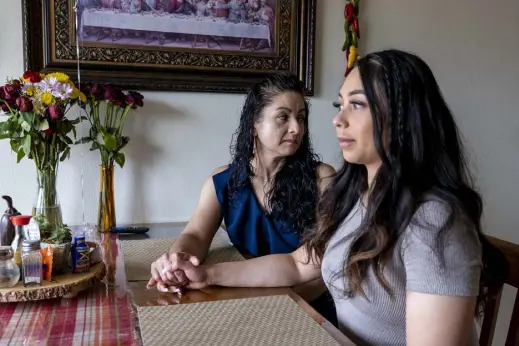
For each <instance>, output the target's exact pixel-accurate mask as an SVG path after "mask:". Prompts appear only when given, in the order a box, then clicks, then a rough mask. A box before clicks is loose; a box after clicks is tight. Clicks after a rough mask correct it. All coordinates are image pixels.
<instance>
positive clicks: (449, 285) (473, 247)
mask: <svg viewBox="0 0 519 346" xmlns="http://www.w3.org/2000/svg"><path fill="white" fill-rule="evenodd" d="M364 211H365V209H364V207H362V206H361V204H360V203H357V205H356V206H355V207H354V208H353V210H352V212H351V213H350V215H349V216H348V217H347V218H346V220H345V221H344V222H343V223H342V225H341V226H340V227H339V229H338V230H337V232H336V233H335V234H334V235H333V237H332V238H331V240H330V242H329V245H328V248H327V249H326V252H325V255H324V259H323V263H322V274H323V278H324V281H325V282H326V285H327V286H328V289H329V290H330V292H331V294H332V296H333V298H334V301H335V305H336V309H337V317H338V320H339V327H340V329H341V331H342V332H343V333H344V334H346V335H347V336H348V337H350V338H351V340H352V341H353V342H355V343H356V344H357V345H359V346H364V345H377V346H378V345H384V346H386V345H387V346H393V345H405V343H406V340H405V335H406V334H405V297H406V291H413V292H419V293H427V294H438V295H448V296H474V295H477V294H478V290H479V277H480V273H481V245H480V242H479V240H478V237H477V234H476V231H475V229H474V228H473V227H466V226H463V225H460V224H459V223H458V224H457V225H456V226H453V227H452V228H451V229H448V230H445V231H444V232H441V233H439V227H440V226H441V225H442V224H443V223H444V222H445V220H446V217H447V214H446V210H445V208H444V207H443V206H442V204H441V203H440V202H436V201H431V202H426V203H425V204H423V205H422V206H421V207H420V208H419V209H418V211H417V212H416V213H415V215H414V216H413V219H412V220H411V223H410V225H409V226H408V228H407V230H406V231H405V233H404V234H403V235H402V236H401V237H400V238H399V241H398V243H397V245H396V246H395V249H394V253H393V256H392V258H391V260H390V262H389V263H387V265H386V267H385V270H384V274H385V278H386V279H387V281H388V283H389V285H390V286H391V287H392V288H393V291H394V294H395V299H394V300H391V299H390V297H389V295H388V294H387V293H386V291H385V290H384V289H383V287H382V286H381V285H380V284H379V283H378V281H377V280H376V278H375V275H374V274H373V272H371V271H370V272H369V273H368V277H367V278H366V280H365V282H364V290H365V292H366V295H367V298H368V299H366V298H364V297H362V296H360V295H355V296H354V297H353V298H349V299H348V298H345V297H344V279H343V276H340V277H337V276H336V275H334V274H335V273H337V272H339V271H341V269H342V266H343V263H344V260H345V256H346V255H347V254H348V252H349V249H350V246H351V242H350V241H349V240H348V241H344V239H345V237H346V236H348V235H350V234H351V233H352V232H355V231H356V230H357V228H358V227H359V225H360V223H361V220H362V216H363V214H364ZM440 234H441V236H439V235H440ZM368 300H369V301H368ZM477 344H478V342H477V335H476V334H475V328H474V330H473V333H472V338H471V341H470V342H469V345H470V346H472V345H474V346H476V345H477Z"/></svg>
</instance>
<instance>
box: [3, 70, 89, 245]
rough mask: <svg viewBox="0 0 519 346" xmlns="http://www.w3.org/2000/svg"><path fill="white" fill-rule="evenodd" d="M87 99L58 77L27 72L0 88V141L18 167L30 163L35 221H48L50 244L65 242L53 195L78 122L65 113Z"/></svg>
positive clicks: (57, 202) (60, 217)
mask: <svg viewBox="0 0 519 346" xmlns="http://www.w3.org/2000/svg"><path fill="white" fill-rule="evenodd" d="M80 100H82V101H86V97H85V95H84V94H83V93H82V92H80V91H79V89H78V88H77V87H76V86H75V85H74V83H73V82H72V81H71V80H70V78H69V76H68V75H66V74H64V73H60V72H55V73H50V74H47V75H44V74H40V73H38V72H32V71H27V72H25V73H24V74H23V77H21V78H19V79H11V80H8V81H7V84H6V85H4V86H1V87H0V107H1V112H2V114H3V115H7V120H6V121H3V122H0V139H9V140H10V144H11V149H12V150H13V151H14V152H15V153H16V157H17V162H20V160H22V159H23V158H24V157H26V158H28V159H31V160H33V161H34V163H35V165H36V172H37V184H38V192H37V198H36V202H35V203H34V205H33V215H34V216H38V217H40V218H42V219H45V220H46V225H47V228H48V229H49V237H50V236H51V235H52V238H53V239H43V237H42V240H46V241H49V242H60V241H66V240H67V239H69V236H68V233H69V232H70V230H68V228H66V225H64V224H63V221H62V216H61V206H60V203H59V199H58V193H57V190H56V179H57V173H58V166H59V163H60V162H61V161H64V160H66V159H67V158H69V157H70V149H71V147H72V145H73V144H74V141H73V140H72V138H71V137H70V136H71V135H73V136H74V137H75V136H76V125H77V124H78V123H79V122H80V121H81V120H82V119H81V118H79V117H78V118H76V119H74V120H71V119H68V118H67V112H68V111H69V110H70V109H71V107H72V106H73V105H74V104H76V103H77V102H78V101H80Z"/></svg>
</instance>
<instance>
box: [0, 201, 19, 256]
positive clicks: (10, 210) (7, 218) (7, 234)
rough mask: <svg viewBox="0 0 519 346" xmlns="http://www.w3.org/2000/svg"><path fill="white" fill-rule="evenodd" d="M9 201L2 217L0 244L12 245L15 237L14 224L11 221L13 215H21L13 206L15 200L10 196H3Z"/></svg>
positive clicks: (0, 221)
mask: <svg viewBox="0 0 519 346" xmlns="http://www.w3.org/2000/svg"><path fill="white" fill-rule="evenodd" d="M2 198H3V199H5V201H6V202H7V209H6V211H5V212H4V215H2V217H1V218H0V245H1V246H6V245H11V243H12V242H13V238H14V233H15V232H14V225H13V223H12V222H11V216H16V215H20V213H19V212H18V210H16V208H14V207H13V200H12V198H11V197H9V196H2Z"/></svg>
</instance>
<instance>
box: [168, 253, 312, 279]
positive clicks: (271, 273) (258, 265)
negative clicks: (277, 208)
mask: <svg viewBox="0 0 519 346" xmlns="http://www.w3.org/2000/svg"><path fill="white" fill-rule="evenodd" d="M306 254H307V253H306V250H305V248H304V247H300V248H299V249H297V250H296V251H294V252H293V253H291V254H279V255H268V256H262V257H258V258H254V259H250V260H247V261H240V262H225V263H219V264H215V265H199V262H198V261H197V260H196V259H195V258H194V257H189V256H187V257H183V258H178V260H177V261H176V262H175V264H174V265H173V268H172V269H173V270H177V269H180V270H183V271H184V273H185V275H186V278H187V280H188V283H187V285H186V286H187V287H188V288H191V289H200V288H203V287H206V286H209V285H218V286H229V287H286V286H293V285H297V284H301V283H303V282H308V281H311V280H314V279H316V278H318V277H320V275H321V269H320V267H319V266H317V265H315V264H314V263H313V261H309V262H308V263H306V262H307V261H306V257H307V255H306Z"/></svg>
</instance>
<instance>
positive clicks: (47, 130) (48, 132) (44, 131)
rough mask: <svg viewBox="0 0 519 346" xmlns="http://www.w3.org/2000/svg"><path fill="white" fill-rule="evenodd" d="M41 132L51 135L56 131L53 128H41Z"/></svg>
mask: <svg viewBox="0 0 519 346" xmlns="http://www.w3.org/2000/svg"><path fill="white" fill-rule="evenodd" d="M42 132H43V133H45V134H46V135H47V136H52V135H53V134H55V133H56V131H54V130H53V129H46V130H43V131H42Z"/></svg>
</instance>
